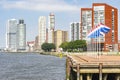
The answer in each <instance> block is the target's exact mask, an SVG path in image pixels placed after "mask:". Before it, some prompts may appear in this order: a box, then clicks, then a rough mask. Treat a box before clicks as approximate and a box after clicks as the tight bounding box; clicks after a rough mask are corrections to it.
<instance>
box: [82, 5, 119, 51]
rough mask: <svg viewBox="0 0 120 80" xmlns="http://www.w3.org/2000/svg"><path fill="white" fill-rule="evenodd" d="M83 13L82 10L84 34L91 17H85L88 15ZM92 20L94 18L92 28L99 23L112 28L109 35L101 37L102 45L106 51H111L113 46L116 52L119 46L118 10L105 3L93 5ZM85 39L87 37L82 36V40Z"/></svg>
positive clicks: (91, 9)
mask: <svg viewBox="0 0 120 80" xmlns="http://www.w3.org/2000/svg"><path fill="white" fill-rule="evenodd" d="M83 11H84V10H83V9H81V28H82V33H84V30H83V29H84V28H85V27H84V24H88V23H87V20H89V17H87V16H84V15H86V13H84V12H83ZM91 11H92V15H91ZM83 13H84V15H83ZM84 17H86V18H84ZM91 18H92V28H93V27H94V26H97V25H98V24H99V23H102V24H105V25H106V26H108V27H109V28H110V31H109V32H108V33H107V34H105V36H101V37H100V43H103V44H104V45H103V48H104V49H103V50H104V51H110V48H109V47H110V46H112V50H114V51H115V49H116V48H115V47H117V44H118V9H117V8H114V7H112V6H110V5H108V4H105V3H93V6H92V8H90V19H91ZM90 24H91V22H90ZM87 28H88V27H87ZM89 30H90V29H89ZM86 32H87V31H86ZM88 32H89V31H88ZM83 37H86V35H85V36H84V35H82V39H84V38H83ZM96 41H98V40H97V39H94V40H93V42H96Z"/></svg>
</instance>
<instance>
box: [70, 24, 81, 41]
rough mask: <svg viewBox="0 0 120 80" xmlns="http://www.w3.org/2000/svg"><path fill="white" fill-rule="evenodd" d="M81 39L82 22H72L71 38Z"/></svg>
mask: <svg viewBox="0 0 120 80" xmlns="http://www.w3.org/2000/svg"><path fill="white" fill-rule="evenodd" d="M79 39H80V23H77V22H73V23H71V24H70V40H71V41H75V40H79Z"/></svg>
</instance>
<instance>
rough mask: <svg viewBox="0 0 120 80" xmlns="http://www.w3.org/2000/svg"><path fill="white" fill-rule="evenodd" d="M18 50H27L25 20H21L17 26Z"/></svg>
mask: <svg viewBox="0 0 120 80" xmlns="http://www.w3.org/2000/svg"><path fill="white" fill-rule="evenodd" d="M17 50H18V51H25V50H26V24H24V20H23V19H20V20H19V23H18V25H17Z"/></svg>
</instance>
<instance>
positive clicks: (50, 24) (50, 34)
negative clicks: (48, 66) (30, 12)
mask: <svg viewBox="0 0 120 80" xmlns="http://www.w3.org/2000/svg"><path fill="white" fill-rule="evenodd" d="M54 28H55V15H54V14H53V13H50V15H49V17H48V43H54Z"/></svg>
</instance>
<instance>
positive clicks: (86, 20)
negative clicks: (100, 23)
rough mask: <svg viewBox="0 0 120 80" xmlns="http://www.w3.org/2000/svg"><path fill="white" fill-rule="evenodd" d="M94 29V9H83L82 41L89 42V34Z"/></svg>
mask: <svg viewBox="0 0 120 80" xmlns="http://www.w3.org/2000/svg"><path fill="white" fill-rule="evenodd" d="M91 28H92V8H81V37H80V38H81V39H82V40H87V38H86V36H87V33H88V32H89V31H90V29H91Z"/></svg>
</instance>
